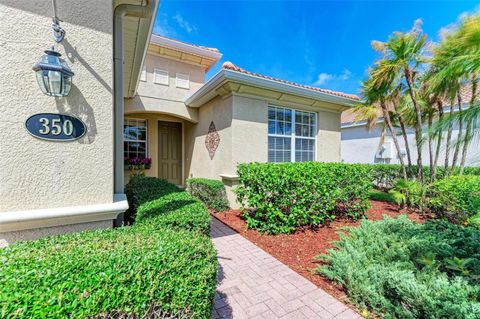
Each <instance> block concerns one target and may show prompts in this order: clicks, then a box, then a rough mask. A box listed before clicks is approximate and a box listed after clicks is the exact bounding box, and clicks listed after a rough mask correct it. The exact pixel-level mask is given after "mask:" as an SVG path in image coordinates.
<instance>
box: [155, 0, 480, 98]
mask: <svg viewBox="0 0 480 319" xmlns="http://www.w3.org/2000/svg"><path fill="white" fill-rule="evenodd" d="M479 3H480V2H479V1H478V0H477V1H460V0H449V1H448V0H445V1H430V0H424V1H413V0H410V1H378V0H377V1H346V0H337V1H308V2H307V1H178V0H160V6H159V9H158V12H157V17H156V20H155V25H154V33H157V34H161V35H165V36H168V37H172V38H175V39H178V40H180V41H185V42H188V43H193V44H197V45H203V46H208V47H214V48H217V49H219V50H220V52H221V53H222V54H223V57H222V59H221V60H220V61H219V62H218V63H217V64H216V65H215V66H214V67H212V69H211V70H210V71H209V72H208V74H207V78H210V77H211V76H213V75H214V74H215V73H216V72H218V71H219V70H220V68H221V65H222V64H223V63H224V62H225V61H231V62H232V63H234V64H235V65H237V66H239V67H241V68H244V69H246V70H249V71H251V72H256V73H261V74H265V75H269V76H273V77H278V78H282V79H285V80H289V81H293V82H298V83H301V84H306V85H312V86H316V87H321V88H326V89H331V90H336V91H342V92H346V93H355V94H357V93H359V87H360V82H361V80H363V79H365V76H366V71H367V70H368V67H369V66H371V65H372V64H373V63H374V61H375V59H376V58H377V57H378V55H377V53H375V52H374V51H373V50H372V48H371V41H372V40H380V41H385V40H387V38H388V36H389V35H390V34H391V33H392V32H394V31H408V30H409V29H410V28H411V27H412V25H413V23H414V21H415V20H416V19H422V21H423V25H422V28H423V30H424V32H425V33H426V34H427V35H428V37H429V39H430V40H431V41H434V42H435V41H439V32H440V30H441V29H442V28H444V27H448V26H449V25H451V24H452V23H455V22H456V21H458V18H459V17H460V16H461V15H462V14H464V13H472V12H477V11H478V8H479V7H478V5H479Z"/></svg>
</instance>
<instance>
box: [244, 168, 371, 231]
mask: <svg viewBox="0 0 480 319" xmlns="http://www.w3.org/2000/svg"><path fill="white" fill-rule="evenodd" d="M238 176H239V182H240V185H239V186H238V187H237V189H236V190H235V191H236V193H237V198H238V201H239V202H240V203H241V204H242V205H243V209H244V216H245V218H246V221H247V225H248V227H251V228H256V229H258V230H260V231H263V232H268V233H273V234H276V233H288V232H291V231H293V230H295V229H296V228H297V227H299V226H316V225H319V224H322V223H324V222H326V221H331V220H333V219H334V218H335V217H336V216H338V215H346V216H348V217H350V218H353V219H357V218H359V217H360V216H361V215H362V214H363V213H364V212H365V211H366V210H367V208H368V207H369V201H368V196H369V191H370V188H371V178H370V176H369V173H368V169H367V168H366V167H365V166H362V165H352V164H340V163H319V162H305V163H282V164H274V163H250V164H240V165H239V166H238Z"/></svg>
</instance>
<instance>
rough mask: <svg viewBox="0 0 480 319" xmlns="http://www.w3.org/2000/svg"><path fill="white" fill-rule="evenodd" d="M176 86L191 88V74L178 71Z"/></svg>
mask: <svg viewBox="0 0 480 319" xmlns="http://www.w3.org/2000/svg"><path fill="white" fill-rule="evenodd" d="M176 86H177V88H182V89H189V88H190V75H188V74H182V73H177V79H176Z"/></svg>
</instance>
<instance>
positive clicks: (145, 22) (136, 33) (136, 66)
mask: <svg viewBox="0 0 480 319" xmlns="http://www.w3.org/2000/svg"><path fill="white" fill-rule="evenodd" d="M158 3H159V0H126V1H114V9H115V8H116V7H117V6H118V5H120V4H132V5H140V6H145V7H148V8H149V10H151V14H149V15H147V17H138V16H135V15H128V13H127V15H125V17H124V23H123V25H124V28H123V29H124V30H123V46H124V56H123V58H124V82H123V83H124V97H125V98H131V97H133V96H135V93H136V90H137V86H138V81H139V79H140V73H141V68H142V64H143V60H144V59H145V55H146V53H147V48H148V43H149V42H150V36H151V34H152V28H153V24H154V22H155V16H156V13H157V8H158Z"/></svg>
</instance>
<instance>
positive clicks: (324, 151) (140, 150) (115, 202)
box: [0, 0, 356, 246]
mask: <svg viewBox="0 0 480 319" xmlns="http://www.w3.org/2000/svg"><path fill="white" fill-rule="evenodd" d="M56 2H58V4H57V7H56V10H53V8H52V7H51V6H50V5H51V4H52V5H53V4H55V3H56ZM56 2H55V1H53V2H52V3H50V2H48V4H47V2H45V1H44V0H32V1H28V3H27V1H14V0H5V1H2V4H1V5H0V17H1V18H2V19H1V22H0V30H1V31H2V32H1V34H2V35H3V36H4V38H2V41H3V42H2V43H3V44H2V45H1V46H0V52H2V53H3V54H2V56H3V59H2V60H1V62H0V66H1V67H2V74H1V75H0V87H1V88H2V90H1V93H2V98H1V99H0V137H1V139H0V140H1V142H0V148H1V150H2V156H1V157H0V198H1V200H0V246H1V245H6V244H8V243H11V242H14V241H16V240H23V239H33V238H38V237H41V236H44V235H52V234H59V233H65V232H73V231H80V230H85V229H94V228H105V227H112V226H113V224H114V220H117V223H118V222H119V221H120V219H119V218H117V216H118V215H119V214H121V213H122V212H124V211H125V210H126V209H127V208H128V204H127V201H126V197H125V194H124V185H125V182H126V180H128V177H129V176H128V175H129V171H128V170H126V169H125V166H124V160H125V158H131V157H139V158H143V157H151V158H152V166H151V168H149V169H148V170H146V174H147V175H149V176H156V177H160V178H165V179H167V180H169V181H171V182H172V183H175V184H177V185H180V186H184V185H185V181H186V179H187V178H189V177H192V176H193V177H205V178H212V179H217V180H222V181H223V182H224V183H225V185H226V186H227V190H228V196H229V200H230V203H231V204H232V205H235V201H234V196H233V194H232V192H231V187H232V186H233V185H235V184H236V182H237V176H236V166H237V164H238V163H245V162H254V161H257V162H267V161H270V162H290V161H292V162H293V161H340V114H341V112H342V111H345V110H346V109H348V108H349V107H350V106H352V105H353V104H354V103H355V100H356V96H354V95H349V94H344V93H340V92H334V91H329V90H322V89H319V88H315V87H309V86H304V85H300V84H296V83H292V82H288V81H284V80H280V79H275V78H272V77H268V76H263V75H260V74H255V73H251V72H248V71H246V70H243V69H241V68H239V67H237V66H235V65H233V64H232V63H229V62H226V63H224V64H223V66H222V68H221V70H220V71H219V72H218V73H217V74H215V75H214V76H213V77H212V78H211V79H209V80H208V81H206V82H205V74H206V72H207V71H208V70H209V69H210V68H211V67H212V66H213V65H214V64H215V63H217V62H218V61H219V59H220V58H221V54H220V53H219V52H218V50H216V49H211V48H206V47H201V46H196V45H192V44H186V43H183V42H180V41H176V40H173V39H170V38H167V37H162V36H158V35H152V34H151V30H152V26H153V22H154V21H155V13H156V9H157V6H158V1H156V0H128V1H121V0H114V1H109V0H103V1H97V0H86V1H80V2H79V1H73V0H64V1H56ZM55 11H56V15H58V16H59V18H60V19H61V20H62V22H61V27H63V28H64V29H65V30H66V37H65V39H64V40H63V41H61V42H60V43H55V42H54V41H53V38H52V28H51V26H52V20H51V15H52V14H53V13H52V12H55ZM57 35H58V34H57ZM52 44H55V51H56V52H58V53H60V54H62V58H63V59H64V62H65V63H66V64H68V66H69V67H70V68H71V71H73V72H74V76H73V78H72V79H73V80H72V83H73V84H72V86H71V90H70V92H69V94H66V93H65V94H64V95H63V96H57V97H54V96H47V95H45V94H44V93H45V92H47V91H45V90H47V89H49V90H54V89H55V90H57V89H58V90H60V89H61V88H63V89H66V88H67V87H68V85H67V84H66V83H68V82H65V80H62V81H63V82H59V79H64V78H63V76H62V77H60V76H59V74H58V73H55V72H58V71H55V70H58V69H51V68H50V67H49V69H48V70H49V71H48V72H47V71H46V70H47V69H42V71H39V69H38V67H36V69H35V70H36V71H35V72H34V71H33V70H32V65H34V63H36V62H37V61H39V59H40V57H41V56H42V55H43V54H44V53H43V51H44V50H45V49H48V48H50V47H51V46H52ZM51 54H53V53H51ZM55 54H56V53H55ZM37 66H38V64H37ZM50 71H51V72H50ZM67 73H68V74H70V73H69V72H67ZM48 74H50V75H48ZM47 75H48V76H47ZM65 76H67V75H65ZM69 76H71V74H70V75H68V76H67V78H68V77H69ZM55 81H57V82H55ZM56 83H62V84H60V85H58V86H56ZM63 89H62V90H63ZM72 121H73V122H75V123H76V124H75V126H74V125H73V124H72ZM62 127H63V131H62Z"/></svg>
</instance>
